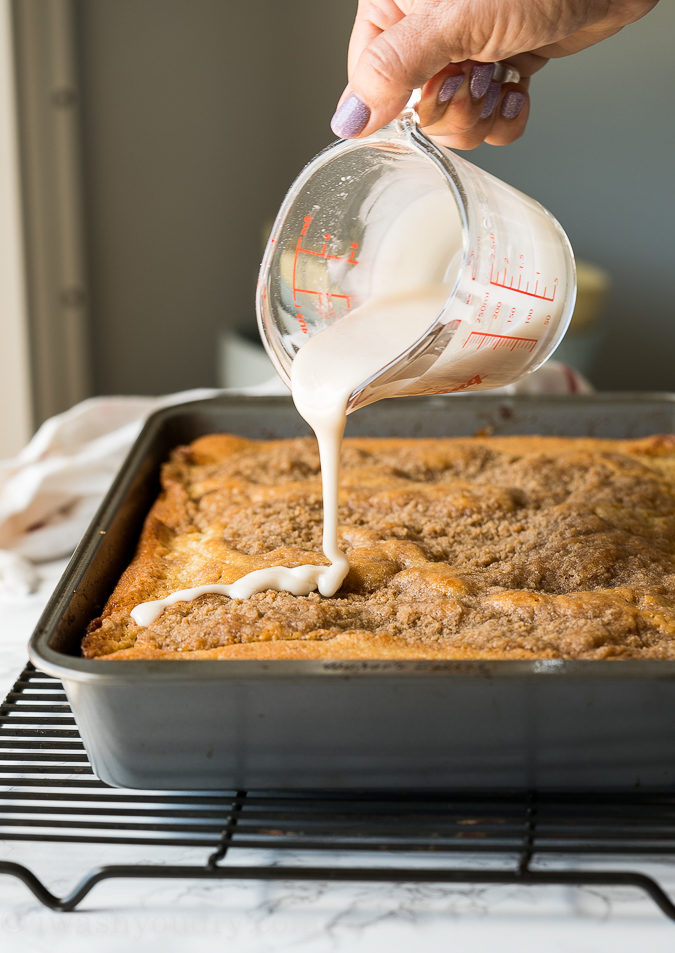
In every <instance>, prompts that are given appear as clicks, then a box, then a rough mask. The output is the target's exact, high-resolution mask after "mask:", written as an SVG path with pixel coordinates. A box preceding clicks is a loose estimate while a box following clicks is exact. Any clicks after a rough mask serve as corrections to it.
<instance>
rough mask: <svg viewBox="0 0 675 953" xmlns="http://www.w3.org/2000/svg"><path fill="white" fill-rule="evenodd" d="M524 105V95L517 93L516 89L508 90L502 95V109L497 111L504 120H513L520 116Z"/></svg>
mask: <svg viewBox="0 0 675 953" xmlns="http://www.w3.org/2000/svg"><path fill="white" fill-rule="evenodd" d="M524 105H525V93H519V92H518V90H517V89H510V90H509V91H508V92H507V93H505V94H504V98H503V99H502V108H501V109H500V110H499V112H500V114H501V115H502V116H503V117H504V119H515V118H516V116H518V115H519V114H520V111H521V109H522V108H523V106H524Z"/></svg>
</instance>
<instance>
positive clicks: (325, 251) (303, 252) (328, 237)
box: [292, 215, 359, 333]
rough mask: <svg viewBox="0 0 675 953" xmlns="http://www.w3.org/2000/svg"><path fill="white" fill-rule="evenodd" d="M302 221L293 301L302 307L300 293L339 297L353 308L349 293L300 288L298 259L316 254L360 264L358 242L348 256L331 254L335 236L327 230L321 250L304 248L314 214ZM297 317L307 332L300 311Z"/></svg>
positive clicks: (295, 266) (293, 284)
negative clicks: (331, 244)
mask: <svg viewBox="0 0 675 953" xmlns="http://www.w3.org/2000/svg"><path fill="white" fill-rule="evenodd" d="M302 222H303V224H302V228H301V230H300V235H299V236H298V241H297V243H296V246H295V255H294V257H293V279H292V287H293V303H294V304H295V305H296V306H297V307H300V305H299V304H298V300H297V296H298V295H299V294H307V295H318V296H319V297H322V298H324V299H332V298H339V299H341V300H342V301H345V302H346V304H347V310H350V308H351V298H350V296H349V295H342V294H335V293H333V292H331V291H323V290H321V291H317V290H315V289H313V288H298V284H297V271H298V260H299V258H300V255H312V256H314V257H315V258H324V259H326V260H327V261H342V260H343V259H345V258H346V259H347V263H348V264H350V265H358V263H359V262H358V259H357V258H356V252H357V250H358V247H359V245H358V242H352V243H351V245H350V246H349V248H350V251H349V256H346V255H329V254H328V245H329V243H330V240H331V239H332V237H333V236H332V235H331V234H329V233H327V232H325V233H324V234H323V235H322V238H323V244H322V246H321V251H314V250H313V249H311V248H303V247H302V239H303V238H304V237H305V235H306V234H307V232H308V231H309V226H310V225H311V223H312V216H311V215H305V217H304V218H303V220H302ZM297 317H298V321H300V326H301V328H302V329H303V332H304V333H306V330H305V329H306V327H307V325H306V323H305V322H304V318H303V319H302V320H301V315H300V314H299V313H298V315H297ZM303 324H304V327H303Z"/></svg>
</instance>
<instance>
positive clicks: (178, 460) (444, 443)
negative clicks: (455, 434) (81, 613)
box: [82, 434, 675, 659]
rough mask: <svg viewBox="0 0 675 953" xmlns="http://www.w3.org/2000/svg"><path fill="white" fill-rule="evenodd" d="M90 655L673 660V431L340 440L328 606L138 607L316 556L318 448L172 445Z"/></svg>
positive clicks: (274, 599) (309, 601)
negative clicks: (342, 575) (151, 613)
mask: <svg viewBox="0 0 675 953" xmlns="http://www.w3.org/2000/svg"><path fill="white" fill-rule="evenodd" d="M162 487H163V489H162V492H161V495H160V497H159V499H158V500H157V502H156V503H155V505H154V507H153V508H152V510H151V512H150V514H149V515H148V518H147V520H146V523H145V526H144V529H143V532H142V535H141V539H140V542H139V545H138V550H137V552H136V555H135V557H134V559H133V561H132V563H131V565H130V566H129V567H128V569H127V570H126V571H125V572H124V574H123V576H122V577H121V579H120V581H119V583H118V585H117V586H116V588H115V590H114V592H113V593H112V595H111V597H110V599H109V600H108V603H107V604H106V606H105V608H104V611H103V613H102V615H101V617H100V618H98V619H95V620H94V621H93V622H92V623H91V625H90V626H89V629H88V632H87V635H86V637H85V639H84V642H83V646H82V650H83V654H84V655H85V656H87V657H90V658H93V657H101V658H115V659H121V658H130V659H131V658H168V659H183V658H195V659H201V658H204V659H207V658H210V659H213V658H227V659H237V658H239V659H242V658H245V659H252V658H259V659H298V658H299V659H316V658H321V659H328V658H336V659H340V658H361V659H374V658H420V659H424V658H429V659H433V658H448V659H460V658H493V659H496V658H505V659H530V658H581V659H602V658H660V659H665V658H675V437H670V436H655V437H649V438H645V439H641V440H632V441H616V440H599V439H590V438H589V439H573V438H556V437H537V436H533V437H473V438H446V439H438V438H435V439H424V440H406V439H375V438H373V439H347V440H345V442H344V445H343V450H342V470H341V474H340V511H339V516H340V543H341V546H342V548H343V549H344V550H345V551H346V553H347V555H348V558H349V563H350V571H349V574H348V576H347V578H346V580H345V582H344V584H343V586H342V588H341V589H340V590H339V591H338V593H337V594H336V595H335V596H334V597H333V598H324V597H322V596H320V595H318V594H316V593H313V594H311V595H309V596H293V595H291V594H289V593H285V592H274V591H266V592H262V593H259V594H257V595H254V596H252V597H250V598H248V599H244V600H233V599H229V598H228V597H227V596H219V595H203V596H201V597H199V598H198V599H196V600H195V601H193V602H181V603H178V604H176V605H174V606H171V607H169V608H167V609H165V610H164V612H163V613H162V614H161V615H160V616H159V618H158V619H157V620H156V621H155V622H154V623H152V624H151V625H150V626H148V627H147V628H143V627H140V626H138V625H136V623H135V622H134V621H133V620H132V619H131V618H130V615H129V613H130V611H131V610H132V609H133V608H134V606H136V605H137V604H139V603H141V602H145V601H148V600H151V599H160V598H163V597H165V596H167V595H169V594H170V593H171V592H174V591H176V590H179V589H185V588H189V587H192V586H197V585H207V584H213V583H232V582H234V581H236V580H237V579H238V578H240V577H241V576H243V575H244V574H245V573H247V572H250V571H252V570H254V569H260V568H263V567H268V566H274V565H286V566H297V565H301V564H304V563H317V564H325V563H326V560H325V558H324V557H323V554H322V551H321V534H322V505H321V479H320V468H319V458H318V451H317V448H316V443H315V441H314V440H313V439H311V438H307V439H297V440H280V441H268V442H262V441H249V440H245V439H242V438H239V437H234V436H229V435H222V434H219V435H211V436H207V437H202V438H200V439H198V440H196V441H195V442H194V443H192V444H191V445H190V446H189V447H183V448H179V449H178V450H176V451H175V452H174V453H173V455H172V457H171V459H170V461H169V462H168V463H167V464H165V466H164V468H163V472H162Z"/></svg>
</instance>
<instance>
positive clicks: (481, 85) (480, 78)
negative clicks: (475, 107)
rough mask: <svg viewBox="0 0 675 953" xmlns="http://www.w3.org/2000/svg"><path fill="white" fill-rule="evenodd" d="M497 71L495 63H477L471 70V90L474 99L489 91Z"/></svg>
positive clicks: (480, 97)
mask: <svg viewBox="0 0 675 953" xmlns="http://www.w3.org/2000/svg"><path fill="white" fill-rule="evenodd" d="M494 71H495V64H494V63H477V64H476V65H475V66H474V68H473V69H472V70H471V79H470V80H469V90H470V91H471V98H472V99H482V98H483V96H484V95H485V94H486V93H487V91H488V86H489V85H490V82H491V81H492V76H493V74H494Z"/></svg>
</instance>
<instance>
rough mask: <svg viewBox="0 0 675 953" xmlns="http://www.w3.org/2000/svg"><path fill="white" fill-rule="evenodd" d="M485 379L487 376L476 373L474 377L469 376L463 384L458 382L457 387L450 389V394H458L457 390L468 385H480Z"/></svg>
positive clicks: (463, 388) (464, 388)
mask: <svg viewBox="0 0 675 953" xmlns="http://www.w3.org/2000/svg"><path fill="white" fill-rule="evenodd" d="M484 380H485V378H484V377H481V376H480V374H474V376H473V377H469V378H467V380H465V381H464V383H463V384H458V385H457V387H453V388H452V390H449V391H448V394H456V393H457V391H460V390H466V389H467V387H478V385H479V384H482V383H483V381H484Z"/></svg>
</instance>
